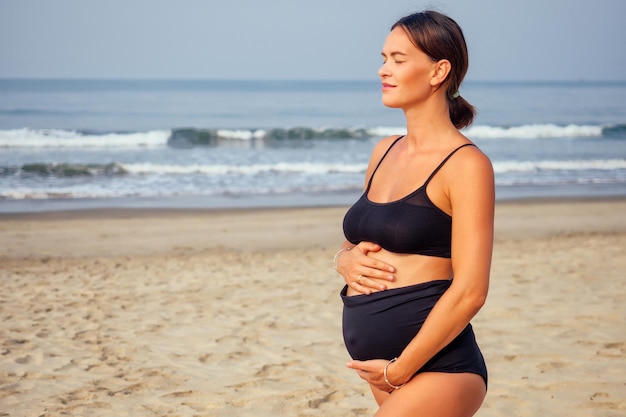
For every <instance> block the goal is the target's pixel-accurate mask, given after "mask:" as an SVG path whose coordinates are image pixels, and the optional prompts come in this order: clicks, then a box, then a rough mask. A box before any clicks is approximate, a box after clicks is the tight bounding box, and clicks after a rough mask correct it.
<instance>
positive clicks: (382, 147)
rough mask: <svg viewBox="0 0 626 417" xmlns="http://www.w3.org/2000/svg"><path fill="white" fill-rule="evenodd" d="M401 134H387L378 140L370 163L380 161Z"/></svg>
mask: <svg viewBox="0 0 626 417" xmlns="http://www.w3.org/2000/svg"><path fill="white" fill-rule="evenodd" d="M400 137H401V136H400V135H393V136H387V137H385V138H382V139H381V140H379V141H378V143H377V144H376V145H375V146H374V150H373V151H372V155H371V158H370V165H372V164H377V163H378V161H380V159H381V158H382V157H383V155H384V154H385V152H387V150H388V149H389V147H390V146H391V145H393V143H394V142H395V141H396V140H397V139H398V138H400Z"/></svg>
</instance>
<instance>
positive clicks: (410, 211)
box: [343, 136, 472, 258]
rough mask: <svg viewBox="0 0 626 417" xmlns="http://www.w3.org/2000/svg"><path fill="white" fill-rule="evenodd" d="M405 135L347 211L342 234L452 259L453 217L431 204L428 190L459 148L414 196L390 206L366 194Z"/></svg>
mask: <svg viewBox="0 0 626 417" xmlns="http://www.w3.org/2000/svg"><path fill="white" fill-rule="evenodd" d="M402 137H403V136H401V137H399V138H398V139H396V140H395V141H394V142H393V143H392V144H391V146H390V147H389V149H387V151H386V152H385V154H384V155H383V157H382V158H381V159H380V161H379V162H378V165H377V166H376V168H375V169H374V172H372V176H371V177H370V179H369V182H368V184H367V188H366V189H365V192H364V193H363V195H362V196H361V198H360V199H359V200H357V202H356V203H354V205H353V206H352V207H351V208H350V209H349V210H348V212H347V213H346V215H345V217H344V219H343V232H344V235H345V236H346V239H348V241H349V242H351V243H352V244H354V245H356V244H358V243H359V242H364V241H367V242H373V243H377V244H379V245H380V246H382V247H383V248H384V249H386V250H388V251H390V252H396V253H412V254H418V255H428V256H437V257H440V258H450V251H451V241H452V217H450V216H449V215H448V214H446V213H445V212H443V211H442V210H441V209H439V208H438V207H437V206H435V205H434V204H433V202H432V201H430V198H428V194H426V187H427V186H428V183H429V182H430V180H431V179H432V178H433V177H434V176H435V174H436V173H437V172H438V171H439V170H440V169H441V167H442V166H443V165H444V164H445V163H446V162H447V161H448V159H450V157H451V156H452V155H454V153H455V152H456V151H458V150H459V149H461V148H463V147H464V146H468V145H472V144H471V143H466V144H464V145H461V146H459V147H458V148H456V149H455V150H453V151H452V152H450V154H449V155H448V156H447V157H446V158H445V159H444V160H443V161H442V162H441V163H440V164H439V166H438V167H437V168H435V170H434V171H433V173H432V174H430V176H429V177H428V179H427V180H426V182H425V183H424V185H422V186H421V187H419V188H418V189H417V190H415V191H413V192H412V193H411V194H409V195H407V196H406V197H403V198H401V199H399V200H396V201H392V202H389V203H375V202H373V201H370V200H369V198H368V196H367V194H368V193H369V190H370V187H371V185H372V179H373V178H374V175H375V174H376V171H377V170H378V167H379V166H380V164H381V163H382V161H383V159H385V157H386V156H387V154H388V153H389V151H390V150H391V148H392V147H393V146H394V145H395V144H396V143H397V142H398V141H399V140H400V139H402Z"/></svg>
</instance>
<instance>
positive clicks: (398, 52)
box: [380, 51, 408, 57]
mask: <svg viewBox="0 0 626 417" xmlns="http://www.w3.org/2000/svg"><path fill="white" fill-rule="evenodd" d="M380 54H381V55H382V56H386V55H385V53H384V52H381V53H380ZM395 55H402V56H408V55H407V54H405V53H404V52H400V51H394V52H391V53H390V54H389V56H391V57H393V56H395Z"/></svg>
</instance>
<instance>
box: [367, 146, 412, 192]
mask: <svg viewBox="0 0 626 417" xmlns="http://www.w3.org/2000/svg"><path fill="white" fill-rule="evenodd" d="M403 137H404V135H402V136H400V137H399V138H397V139H396V140H394V141H393V143H392V144H391V146H389V148H387V151H385V154H384V155H383V157H382V158H380V161H378V165H376V168H374V171H373V172H372V175H370V179H369V181H368V182H367V188H366V189H365V192H368V191H369V189H370V186H371V185H372V179H374V174H376V171H378V167H379V166H380V164H381V163H382V162H383V159H385V157H386V156H387V154H388V153H389V151H390V150H391V148H393V146H394V145H395V144H396V143H398V141H399V140H400V139H402V138H403Z"/></svg>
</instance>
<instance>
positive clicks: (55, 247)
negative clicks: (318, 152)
mask: <svg viewBox="0 0 626 417" xmlns="http://www.w3.org/2000/svg"><path fill="white" fill-rule="evenodd" d="M344 212H345V207H327V208H301V209H300V208H299V209H264V210H236V211H217V210H214V211H210V210H204V211H202V210H198V211H193V210H178V211H176V210H94V211H66V212H60V213H39V214H15V215H6V214H5V215H0V282H1V288H0V289H1V291H0V320H1V323H2V324H0V343H1V346H0V353H1V355H0V416H12V417H14V416H42V417H52V416H99V417H101V416H133V417H138V416H185V417H186V416H189V417H191V416H206V417H208V416H211V417H213V416H215V417H222V416H229V417H231V416H255V417H265V416H371V415H373V414H374V412H375V410H376V406H375V403H374V401H373V399H372V398H371V396H370V395H369V392H368V389H367V387H366V385H365V384H364V383H363V382H362V381H361V380H360V379H359V378H358V377H357V376H356V374H354V372H353V371H351V370H349V369H347V368H345V362H346V361H347V359H348V356H347V354H346V352H345V349H344V347H343V342H342V338H341V324H340V316H341V302H340V299H339V296H338V292H339V290H340V288H341V286H342V281H341V279H340V277H339V276H338V275H336V274H335V273H334V271H333V270H332V265H331V263H332V262H331V261H332V255H333V253H334V252H335V250H336V248H337V247H338V246H339V244H340V243H341V240H342V236H341V220H342V216H343V214H344ZM625 249H626V199H597V200H582V199H581V200H552V201H550V200H541V201H519V202H505V203H498V205H497V219H496V244H495V250H494V261H493V268H492V282H491V288H490V294H489V299H488V302H487V304H486V306H485V307H484V308H483V310H481V312H480V313H479V315H478V316H477V317H476V318H475V319H474V320H473V324H474V327H475V331H476V333H477V337H478V340H479V344H480V345H481V347H482V349H483V353H484V355H485V357H486V360H487V363H488V367H489V371H490V386H489V393H488V396H487V398H486V400H485V404H484V405H483V407H482V409H481V410H480V411H479V413H478V414H477V415H478V416H481V417H488V416H542V417H546V416H568V417H577V416H580V417H583V416H584V417H587V416H615V417H617V416H623V415H626V378H625V377H624V375H626V307H625V305H626V274H625V271H626V250H625Z"/></svg>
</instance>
